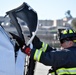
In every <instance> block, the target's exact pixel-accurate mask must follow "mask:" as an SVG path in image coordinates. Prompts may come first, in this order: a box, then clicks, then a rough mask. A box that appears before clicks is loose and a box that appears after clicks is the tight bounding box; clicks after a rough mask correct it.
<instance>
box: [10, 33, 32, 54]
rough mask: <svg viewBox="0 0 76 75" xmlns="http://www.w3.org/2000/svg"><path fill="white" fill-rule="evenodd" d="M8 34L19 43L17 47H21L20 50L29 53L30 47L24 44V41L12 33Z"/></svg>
mask: <svg viewBox="0 0 76 75" xmlns="http://www.w3.org/2000/svg"><path fill="white" fill-rule="evenodd" d="M10 34H11V35H12V38H13V39H15V40H16V42H17V43H18V44H19V48H21V51H22V52H23V53H25V54H27V55H30V51H31V50H30V47H29V46H27V45H26V44H25V41H24V40H22V39H21V38H20V37H19V36H17V35H15V34H13V33H10Z"/></svg>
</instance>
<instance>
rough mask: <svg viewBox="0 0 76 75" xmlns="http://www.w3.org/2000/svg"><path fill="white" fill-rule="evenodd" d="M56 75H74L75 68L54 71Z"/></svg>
mask: <svg viewBox="0 0 76 75" xmlns="http://www.w3.org/2000/svg"><path fill="white" fill-rule="evenodd" d="M56 73H57V74H58V75H62V74H69V75H70V74H76V68H61V69H58V70H57V71H56Z"/></svg>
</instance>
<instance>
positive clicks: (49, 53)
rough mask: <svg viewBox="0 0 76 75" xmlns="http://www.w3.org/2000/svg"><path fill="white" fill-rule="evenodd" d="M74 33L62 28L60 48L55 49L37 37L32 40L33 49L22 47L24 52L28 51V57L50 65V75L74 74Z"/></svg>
mask: <svg viewBox="0 0 76 75" xmlns="http://www.w3.org/2000/svg"><path fill="white" fill-rule="evenodd" d="M75 37H76V33H75V32H74V31H73V30H71V29H69V30H63V31H62V32H61V34H60V43H61V46H62V47H63V49H62V50H56V49H53V48H52V47H50V46H49V45H47V44H45V43H43V42H41V41H40V40H39V38H38V37H35V38H34V40H33V42H32V43H33V46H34V49H32V50H31V52H30V49H28V47H25V48H22V51H23V52H24V53H26V54H28V53H30V58H31V59H34V60H36V61H38V62H41V63H43V64H44V65H46V66H52V70H50V75H67V74H68V75H73V74H74V75H75V74H76V47H75V46H74V40H75Z"/></svg>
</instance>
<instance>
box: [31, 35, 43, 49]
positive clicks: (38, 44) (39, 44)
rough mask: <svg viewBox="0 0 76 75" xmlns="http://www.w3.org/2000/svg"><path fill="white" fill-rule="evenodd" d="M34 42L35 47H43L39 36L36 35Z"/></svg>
mask: <svg viewBox="0 0 76 75" xmlns="http://www.w3.org/2000/svg"><path fill="white" fill-rule="evenodd" d="M32 44H33V47H34V48H36V49H40V48H41V47H42V42H41V41H40V39H39V38H38V37H37V36H35V37H34V39H33V41H32Z"/></svg>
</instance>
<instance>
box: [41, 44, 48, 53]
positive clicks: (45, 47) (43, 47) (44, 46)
mask: <svg viewBox="0 0 76 75" xmlns="http://www.w3.org/2000/svg"><path fill="white" fill-rule="evenodd" d="M47 46H48V44H45V43H43V44H42V48H41V49H40V50H42V51H43V52H45V51H46V49H47Z"/></svg>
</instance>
